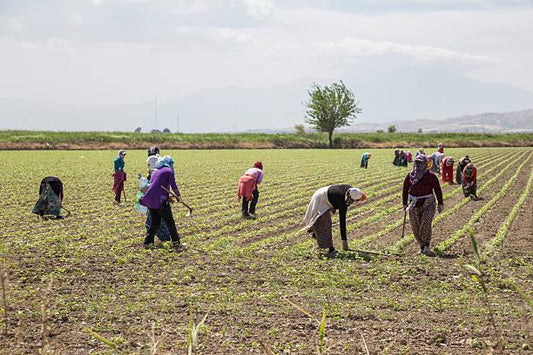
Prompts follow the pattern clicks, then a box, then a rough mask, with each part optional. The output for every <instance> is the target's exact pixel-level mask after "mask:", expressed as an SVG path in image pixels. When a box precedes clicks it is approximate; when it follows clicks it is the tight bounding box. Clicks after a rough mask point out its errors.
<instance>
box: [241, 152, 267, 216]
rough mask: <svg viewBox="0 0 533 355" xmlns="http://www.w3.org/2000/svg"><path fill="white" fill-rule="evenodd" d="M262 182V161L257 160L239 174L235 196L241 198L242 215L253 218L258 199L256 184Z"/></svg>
mask: <svg viewBox="0 0 533 355" xmlns="http://www.w3.org/2000/svg"><path fill="white" fill-rule="evenodd" d="M262 182H263V163H262V162H261V161H259V160H258V161H256V162H255V163H254V166H253V167H251V168H250V169H248V170H246V172H245V173H244V175H243V176H241V178H240V179H239V186H238V187H237V198H238V199H239V200H241V199H242V216H243V217H244V218H246V219H255V208H256V205H257V201H258V200H259V190H258V189H257V186H258V185H259V184H261V183H262Z"/></svg>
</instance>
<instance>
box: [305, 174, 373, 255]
mask: <svg viewBox="0 0 533 355" xmlns="http://www.w3.org/2000/svg"><path fill="white" fill-rule="evenodd" d="M365 199H366V194H365V193H364V192H363V191H361V190H359V189H358V188H354V187H352V186H350V185H345V184H343V185H330V186H325V187H322V188H320V189H318V190H317V191H316V192H315V193H314V194H313V196H312V197H311V202H309V206H308V207H307V211H306V213H305V217H304V223H305V227H304V229H306V230H307V232H308V233H311V235H312V237H313V238H315V239H316V241H317V243H318V247H319V248H328V249H329V251H328V255H329V256H334V255H335V254H336V253H337V251H336V250H335V247H334V246H333V238H332V231H331V227H332V224H331V213H334V212H335V210H339V222H340V229H341V239H342V247H343V249H344V250H349V248H348V237H347V236H346V212H347V211H348V206H350V205H351V204H352V203H354V202H355V201H364V200H365Z"/></svg>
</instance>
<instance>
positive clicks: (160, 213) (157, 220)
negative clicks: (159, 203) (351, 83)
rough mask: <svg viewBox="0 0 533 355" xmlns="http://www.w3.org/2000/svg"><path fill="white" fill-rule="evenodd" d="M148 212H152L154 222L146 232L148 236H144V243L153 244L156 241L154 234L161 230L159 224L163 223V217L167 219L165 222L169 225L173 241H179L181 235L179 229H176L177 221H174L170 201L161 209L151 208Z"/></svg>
mask: <svg viewBox="0 0 533 355" xmlns="http://www.w3.org/2000/svg"><path fill="white" fill-rule="evenodd" d="M148 213H150V217H151V219H152V224H151V225H150V228H148V231H147V232H146V238H144V245H148V244H152V243H153V242H154V236H155V233H156V232H157V231H158V230H159V226H160V225H161V219H162V220H164V221H165V224H166V225H167V227H168V231H169V232H170V238H171V239H172V242H174V243H175V242H178V243H179V241H180V236H179V234H178V230H177V229H176V223H174V217H173V216H172V210H171V209H170V203H168V202H166V203H165V204H164V205H163V207H161V208H160V209H152V208H149V209H148Z"/></svg>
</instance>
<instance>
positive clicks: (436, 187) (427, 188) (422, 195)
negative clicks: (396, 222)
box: [402, 154, 444, 255]
mask: <svg viewBox="0 0 533 355" xmlns="http://www.w3.org/2000/svg"><path fill="white" fill-rule="evenodd" d="M427 167H428V159H427V157H426V156H425V155H423V154H420V155H419V156H418V157H416V159H415V161H414V164H413V170H412V171H411V172H410V173H409V174H407V176H406V177H405V180H404V182H403V194H402V198H403V207H404V210H405V211H409V222H410V223H411V229H412V230H413V234H414V235H415V238H416V240H417V241H418V244H420V252H421V253H422V254H425V255H430V254H431V251H430V250H429V244H430V242H431V223H432V222H433V217H434V216H435V197H434V196H433V192H435V195H437V201H438V206H437V209H438V211H439V213H441V212H442V211H443V210H444V202H443V200H442V190H441V188H440V184H439V179H438V178H437V176H435V175H434V174H433V173H432V172H431V171H428V169H427ZM408 202H409V205H408Z"/></svg>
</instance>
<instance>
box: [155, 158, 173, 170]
mask: <svg viewBox="0 0 533 355" xmlns="http://www.w3.org/2000/svg"><path fill="white" fill-rule="evenodd" d="M164 167H169V168H172V169H174V159H172V157H171V156H169V155H165V156H164V157H161V158H159V160H158V161H157V163H155V168H156V169H161V168H164Z"/></svg>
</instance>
